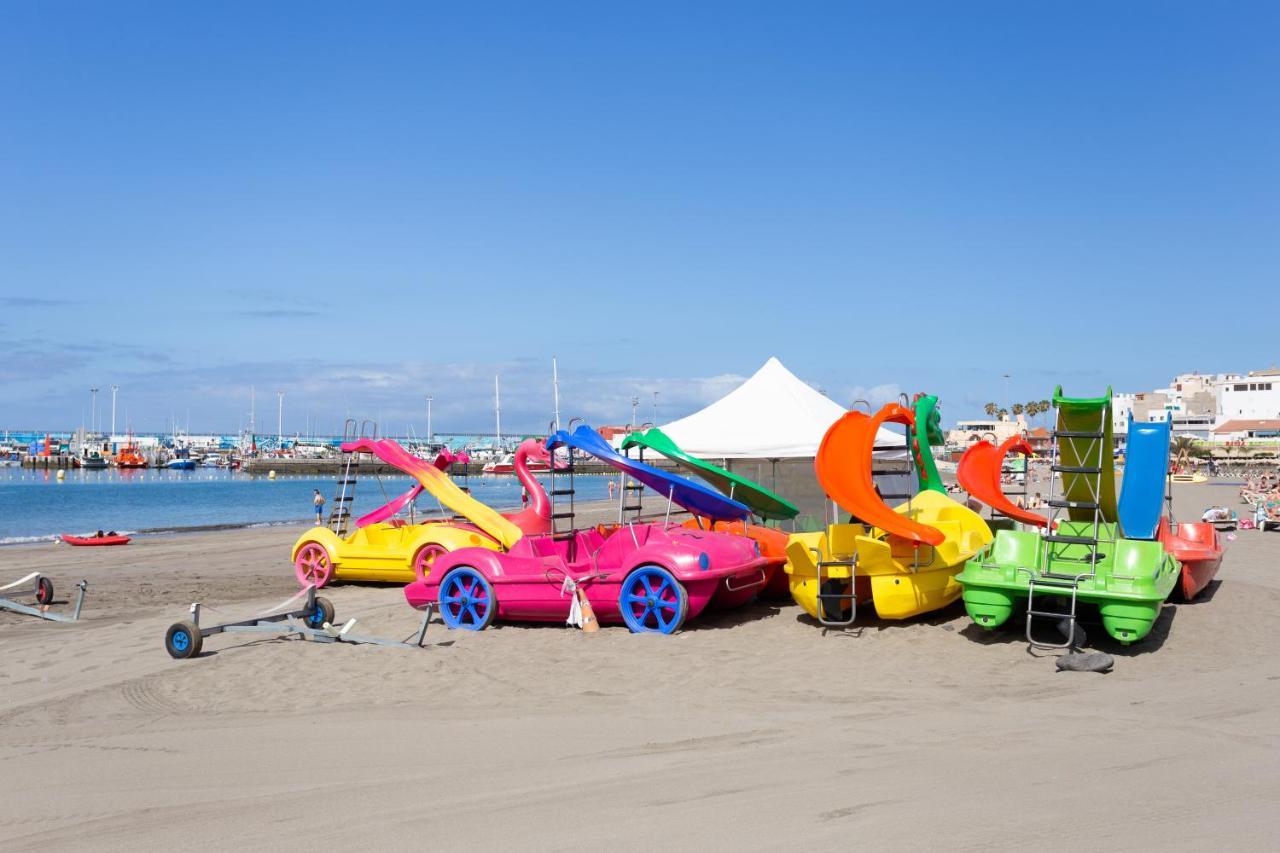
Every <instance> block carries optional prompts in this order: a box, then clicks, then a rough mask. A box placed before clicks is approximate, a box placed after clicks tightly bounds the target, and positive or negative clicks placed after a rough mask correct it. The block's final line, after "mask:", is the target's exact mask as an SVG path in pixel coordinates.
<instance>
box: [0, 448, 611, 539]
mask: <svg viewBox="0 0 1280 853" xmlns="http://www.w3.org/2000/svg"><path fill="white" fill-rule="evenodd" d="M380 480H381V482H379V478H376V477H373V476H371V475H370V476H365V477H361V478H360V482H359V484H358V485H357V487H356V500H355V510H354V512H353V515H355V516H359V515H362V514H363V513H366V512H369V511H370V510H373V509H376V508H377V507H378V506H380V505H382V504H383V503H385V502H386V501H387V500H389V499H390V498H393V497H395V496H397V495H400V494H402V493H403V492H405V491H407V490H408V489H409V487H410V486H412V485H413V481H412V480H410V479H409V478H408V477H402V476H394V477H392V476H383V477H381V478H380ZM607 480H608V478H606V477H578V478H577V480H576V483H575V487H576V488H577V492H578V493H577V495H576V497H577V499H578V500H580V501H586V500H601V499H603V498H606V497H608V486H607V485H606V483H607ZM542 482H543V484H544V485H545V484H546V479H545V478H543V479H542ZM467 485H469V486H470V488H471V494H472V495H473V496H474V497H475V498H477V499H478V500H480V501H483V502H484V503H487V504H489V505H490V506H493V507H499V508H510V507H518V506H519V505H520V483H519V482H518V481H517V480H516V478H515V477H513V476H505V477H504V476H490V477H472V478H471V479H470V482H469V483H468V484H467ZM313 489H319V490H320V494H322V495H324V496H325V500H327V501H329V502H330V503H329V504H326V506H325V509H326V510H328V508H329V506H331V504H332V501H333V495H334V478H333V477H279V478H277V479H275V480H269V479H267V478H266V477H265V476H250V475H248V474H239V473H232V472H229V471H222V470H216V469H207V470H205V469H197V470H195V471H165V470H159V471H156V470H142V471H117V470H113V469H108V470H105V471H83V470H79V471H68V472H67V473H66V479H65V480H63V481H61V482H59V481H58V479H57V476H56V472H54V471H33V470H28V469H23V468H17V467H12V466H6V467H0V544H13V543H16V542H36V541H41V540H46V539H54V538H56V536H57V535H58V534H61V533H77V534H83V533H90V532H93V531H96V530H115V531H118V532H120V533H125V532H130V533H137V532H164V531H175V530H184V529H199V528H206V527H248V526H252V525H266V524H283V523H288V522H300V521H308V520H311V519H314V517H315V515H314V511H313V510H312V508H311V498H312V490H313ZM417 509H418V511H419V512H426V513H428V514H430V513H438V512H439V506H438V505H437V504H436V502H435V499H434V498H431V497H429V496H427V495H423V496H422V497H420V498H419V499H418V502H417Z"/></svg>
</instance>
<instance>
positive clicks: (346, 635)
mask: <svg viewBox="0 0 1280 853" xmlns="http://www.w3.org/2000/svg"><path fill="white" fill-rule="evenodd" d="M304 593H305V594H306V602H305V603H304V604H303V606H302V607H296V608H293V609H290V610H282V611H281V612H279V613H272V612H271V611H265V612H264V613H261V614H259V615H257V616H253V617H250V618H249V619H242V620H240V621H238V622H223V623H221V624H218V625H209V626H208V627H204V626H201V624H200V607H201V605H200V602H198V601H196V602H193V603H192V604H191V611H190V612H191V623H192V624H193V625H194V626H195V627H196V628H197V629H198V630H199V631H200V636H201V638H204V637H212V636H214V635H215V634H282V635H284V636H290V635H292V634H297V635H299V636H300V637H302V638H303V639H304V640H309V641H313V642H318V643H359V644H363V645H375V646H389V647H392V648H404V649H414V648H422V646H423V644H424V643H425V641H426V636H427V625H428V623H429V622H430V621H431V615H432V614H433V613H434V612H435V602H428V603H427V606H426V608H425V610H424V612H423V615H422V624H421V625H420V626H419V627H418V631H417V633H416V634H415V635H414V637H413V639H412V640H411V641H409V642H404V641H400V640H390V639H387V638H385V637H370V636H364V635H359V634H352V633H350V631H351V629H352V628H353V627H355V624H356V620H355V619H349V620H347V622H346V623H345V624H344V625H342V627H340V628H339V627H338V626H336V625H332V624H331V625H328V626H326V627H322V628H312V627H310V626H308V625H307V624H305V620H306V619H307V618H308V617H310V616H312V615H313V614H314V613H315V611H316V588H315V586H314V585H312V586H308V587H307V588H306V589H305V590H302V591H301V592H299V593H298V595H295V596H293V598H290V599H288V600H287V601H285V602H283V603H282V604H280V605H278V606H277V607H276V608H272V609H273V610H278V609H279V608H281V607H283V606H284V605H286V604H289V603H290V602H292V601H293V600H294V599H296V598H298V597H299V596H301V595H302V594H304ZM179 624H181V623H179Z"/></svg>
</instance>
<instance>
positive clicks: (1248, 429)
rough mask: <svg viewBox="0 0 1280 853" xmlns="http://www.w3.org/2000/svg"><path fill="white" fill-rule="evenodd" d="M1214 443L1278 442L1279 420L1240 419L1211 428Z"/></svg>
mask: <svg viewBox="0 0 1280 853" xmlns="http://www.w3.org/2000/svg"><path fill="white" fill-rule="evenodd" d="M1213 436H1214V440H1215V441H1223V442H1231V443H1233V444H1249V443H1250V440H1251V439H1254V440H1258V439H1261V440H1263V441H1265V442H1267V443H1274V442H1276V441H1277V440H1280V418H1272V419H1266V418H1256V419H1253V418H1241V419H1236V420H1230V421H1227V422H1226V423H1223V424H1221V425H1219V426H1216V427H1214V428H1213Z"/></svg>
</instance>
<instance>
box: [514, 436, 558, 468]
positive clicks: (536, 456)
mask: <svg viewBox="0 0 1280 853" xmlns="http://www.w3.org/2000/svg"><path fill="white" fill-rule="evenodd" d="M516 452H517V453H520V452H523V453H524V457H525V459H526V460H528V461H529V462H545V463H547V464H548V465H550V464H551V451H549V450H547V446H546V444H544V443H543V442H541V441H538V440H537V439H536V438H526V439H525V440H524V441H522V442H520V446H519V447H518V448H517V449H516Z"/></svg>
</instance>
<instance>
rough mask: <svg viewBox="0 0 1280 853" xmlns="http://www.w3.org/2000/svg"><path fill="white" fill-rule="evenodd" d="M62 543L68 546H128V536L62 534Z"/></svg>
mask: <svg viewBox="0 0 1280 853" xmlns="http://www.w3.org/2000/svg"><path fill="white" fill-rule="evenodd" d="M62 541H63V542H66V543H67V544H68V545H128V544H129V537H128V536H72V535H71V534H69V533H64V534H62Z"/></svg>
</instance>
